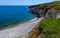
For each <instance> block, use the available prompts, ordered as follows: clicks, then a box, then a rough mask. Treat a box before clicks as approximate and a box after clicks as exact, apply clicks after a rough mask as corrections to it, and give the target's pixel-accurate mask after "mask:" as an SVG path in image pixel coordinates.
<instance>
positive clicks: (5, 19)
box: [0, 5, 35, 26]
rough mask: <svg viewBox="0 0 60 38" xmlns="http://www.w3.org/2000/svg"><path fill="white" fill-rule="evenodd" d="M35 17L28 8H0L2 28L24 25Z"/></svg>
mask: <svg viewBox="0 0 60 38" xmlns="http://www.w3.org/2000/svg"><path fill="white" fill-rule="evenodd" d="M34 17H35V16H34V15H32V14H31V13H29V10H28V6H7V5H6V6H0V26H5V25H7V24H15V23H23V22H26V21H29V20H31V19H33V18H34Z"/></svg>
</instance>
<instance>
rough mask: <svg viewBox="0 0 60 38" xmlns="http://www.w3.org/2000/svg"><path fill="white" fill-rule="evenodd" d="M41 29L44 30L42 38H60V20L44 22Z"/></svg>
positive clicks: (41, 23) (46, 20)
mask: <svg viewBox="0 0 60 38" xmlns="http://www.w3.org/2000/svg"><path fill="white" fill-rule="evenodd" d="M40 27H42V28H43V33H42V36H41V38H60V18H58V19H56V18H55V19H45V20H42V22H40Z"/></svg>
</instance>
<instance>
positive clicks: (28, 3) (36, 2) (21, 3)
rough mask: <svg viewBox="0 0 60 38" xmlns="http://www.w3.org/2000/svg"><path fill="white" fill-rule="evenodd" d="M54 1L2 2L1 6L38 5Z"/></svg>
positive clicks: (0, 2)
mask: <svg viewBox="0 0 60 38" xmlns="http://www.w3.org/2000/svg"><path fill="white" fill-rule="evenodd" d="M51 1H54V0H0V5H36V4H41V3H45V2H51Z"/></svg>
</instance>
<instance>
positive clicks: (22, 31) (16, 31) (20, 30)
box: [0, 18, 42, 38]
mask: <svg viewBox="0 0 60 38" xmlns="http://www.w3.org/2000/svg"><path fill="white" fill-rule="evenodd" d="M41 19H42V18H39V19H38V20H37V19H36V18H35V19H32V20H30V21H29V22H26V23H22V24H17V25H18V26H16V27H13V28H9V29H4V30H1V31H0V38H17V37H21V36H26V35H27V34H28V33H29V32H30V31H32V29H33V28H34V27H35V26H36V25H37V23H38V22H40V20H41ZM3 36H4V37H3Z"/></svg>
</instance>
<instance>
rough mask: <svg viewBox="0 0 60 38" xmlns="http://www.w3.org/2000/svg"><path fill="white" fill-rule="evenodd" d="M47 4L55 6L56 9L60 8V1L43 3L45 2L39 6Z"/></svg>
mask: <svg viewBox="0 0 60 38" xmlns="http://www.w3.org/2000/svg"><path fill="white" fill-rule="evenodd" d="M45 4H48V5H49V6H55V9H56V10H60V1H54V2H49V3H43V4H39V6H40V7H43V6H44V5H45Z"/></svg>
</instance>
